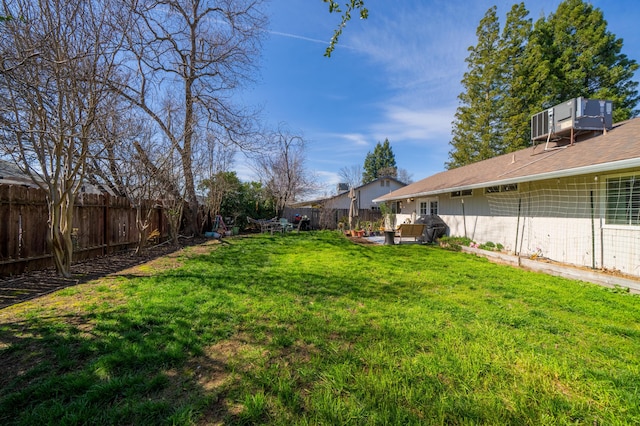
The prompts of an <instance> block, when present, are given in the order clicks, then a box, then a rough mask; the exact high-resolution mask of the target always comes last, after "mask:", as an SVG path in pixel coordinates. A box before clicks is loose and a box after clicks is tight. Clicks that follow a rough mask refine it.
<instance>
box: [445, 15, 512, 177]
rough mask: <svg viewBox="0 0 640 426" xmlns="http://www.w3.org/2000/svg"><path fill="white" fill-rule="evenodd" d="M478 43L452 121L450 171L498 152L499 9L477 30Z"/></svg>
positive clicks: (500, 87) (473, 51) (500, 86)
mask: <svg viewBox="0 0 640 426" xmlns="http://www.w3.org/2000/svg"><path fill="white" fill-rule="evenodd" d="M476 35H477V36H478V44H477V45H476V46H472V47H470V48H469V52H470V53H469V56H468V57H467V59H466V62H467V64H468V65H469V70H468V71H467V72H466V73H465V74H464V78H463V79H462V85H463V86H464V88H465V91H464V92H462V93H461V94H460V95H459V96H458V99H459V100H460V106H459V107H458V109H457V111H456V115H455V120H454V122H453V139H452V141H451V145H452V146H453V150H452V151H450V152H449V158H450V161H449V162H448V163H447V167H448V168H455V167H459V166H463V165H465V164H469V163H473V162H475V161H480V160H484V159H487V158H491V157H492V156H494V155H495V152H496V150H497V149H499V145H500V138H499V128H500V124H501V123H500V121H499V118H500V117H499V115H498V112H499V103H500V92H501V90H502V86H503V85H502V82H501V80H500V77H501V70H500V68H501V66H502V64H501V63H500V61H499V60H498V59H499V57H498V55H499V42H500V27H499V23H498V17H497V15H496V6H493V7H491V8H490V9H489V10H487V12H486V13H485V15H484V17H483V18H482V20H481V21H480V25H479V26H478V28H477V30H476Z"/></svg>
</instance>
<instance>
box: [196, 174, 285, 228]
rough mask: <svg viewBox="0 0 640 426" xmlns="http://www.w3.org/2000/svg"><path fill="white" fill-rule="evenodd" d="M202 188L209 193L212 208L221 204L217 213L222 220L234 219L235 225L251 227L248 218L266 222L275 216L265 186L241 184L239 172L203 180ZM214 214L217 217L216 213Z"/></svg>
mask: <svg viewBox="0 0 640 426" xmlns="http://www.w3.org/2000/svg"><path fill="white" fill-rule="evenodd" d="M199 188H200V189H204V190H207V191H208V198H207V199H208V200H209V201H210V204H211V203H213V204H215V203H216V200H217V203H218V204H217V205H218V207H217V212H219V214H220V215H221V216H222V217H230V218H232V219H233V224H234V225H235V226H239V227H240V228H244V227H245V226H246V225H247V223H248V220H247V217H252V218H255V219H262V218H272V217H273V216H274V215H275V206H274V205H273V203H272V201H271V199H270V198H269V197H268V196H267V195H266V194H265V191H264V188H263V186H262V184H261V183H260V182H241V181H240V179H239V178H238V176H237V174H236V172H219V173H217V174H216V175H215V176H213V177H211V178H210V179H206V180H203V181H202V182H201V183H200V185H199ZM212 210H213V211H214V212H213V213H214V214H215V210H216V209H214V208H212Z"/></svg>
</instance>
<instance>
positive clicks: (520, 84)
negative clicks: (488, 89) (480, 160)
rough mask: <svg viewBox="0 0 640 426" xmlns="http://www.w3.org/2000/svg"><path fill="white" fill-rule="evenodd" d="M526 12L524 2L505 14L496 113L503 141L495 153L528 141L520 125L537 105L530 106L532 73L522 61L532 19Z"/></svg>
mask: <svg viewBox="0 0 640 426" xmlns="http://www.w3.org/2000/svg"><path fill="white" fill-rule="evenodd" d="M527 15H529V11H528V10H527V9H526V8H525V6H524V3H518V4H514V5H513V7H512V8H511V11H509V13H508V14H507V19H506V22H505V26H504V29H503V31H502V37H501V39H500V48H499V55H500V62H501V63H502V71H501V73H502V74H501V77H500V79H501V85H502V86H501V92H502V93H501V96H502V99H501V102H500V111H499V114H500V137H501V139H502V141H501V143H500V147H501V149H500V150H499V151H498V152H496V154H502V153H505V152H512V151H517V150H519V149H521V148H524V147H526V146H527V145H528V144H529V143H530V142H531V141H530V136H529V133H530V132H529V131H526V132H523V130H526V129H523V126H522V123H525V125H527V126H528V123H529V120H530V117H531V115H532V114H533V113H535V112H537V109H535V110H532V109H531V108H532V107H531V105H532V104H534V102H533V100H534V99H535V97H536V93H535V92H534V91H533V88H534V87H535V86H534V84H533V82H532V81H531V80H532V78H531V77H532V74H531V73H530V72H529V70H528V69H527V67H526V66H525V64H524V57H525V54H526V47H527V41H528V40H529V37H530V36H531V31H532V22H531V19H528V18H527ZM536 108H537V107H536ZM527 129H528V127H527Z"/></svg>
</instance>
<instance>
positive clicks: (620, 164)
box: [372, 158, 640, 203]
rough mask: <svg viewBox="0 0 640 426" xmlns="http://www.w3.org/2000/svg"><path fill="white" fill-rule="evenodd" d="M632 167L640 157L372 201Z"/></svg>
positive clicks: (636, 164)
mask: <svg viewBox="0 0 640 426" xmlns="http://www.w3.org/2000/svg"><path fill="white" fill-rule="evenodd" d="M632 167H640V158H630V159H626V160H619V161H614V162H611V163H603V164H595V165H589V166H582V167H575V168H573V169H566V170H558V171H554V172H546V173H540V174H537V175H530V176H519V177H515V178H508V179H499V180H493V181H487V182H479V183H474V184H470V185H461V186H452V187H448V188H440V189H435V190H431V191H421V192H414V193H410V194H403V195H402V196H401V197H386V196H383V197H379V198H376V199H374V200H372V201H373V202H374V203H379V202H384V201H389V200H400V199H405V198H418V197H426V196H432V195H440V194H446V193H449V192H453V191H462V190H465V189H479V188H486V187H488V186H497V185H509V184H513V183H522V182H536V181H541V180H547V179H557V178H563V177H570V176H577V175H585V174H591V173H595V174H598V173H604V172H612V171H619V170H622V169H628V168H632ZM509 173H512V172H507V173H503V174H502V175H501V176H504V175H508V174H509Z"/></svg>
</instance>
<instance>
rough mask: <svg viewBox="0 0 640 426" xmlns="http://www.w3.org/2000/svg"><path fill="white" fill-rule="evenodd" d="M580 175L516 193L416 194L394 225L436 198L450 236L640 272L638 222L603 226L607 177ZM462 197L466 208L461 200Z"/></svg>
mask: <svg viewBox="0 0 640 426" xmlns="http://www.w3.org/2000/svg"><path fill="white" fill-rule="evenodd" d="M607 177H608V175H603V176H598V179H596V175H584V176H578V177H571V178H562V179H549V180H544V181H537V182H525V183H521V184H520V186H519V189H518V191H517V192H507V193H497V194H485V192H484V189H474V190H473V195H471V196H466V197H459V198H458V197H456V198H452V197H451V196H450V194H448V193H447V194H440V195H438V196H433V197H426V198H419V199H416V201H415V202H414V203H412V204H410V205H408V206H407V208H406V209H403V211H402V214H401V215H398V223H402V221H404V220H406V219H410V218H411V217H412V215H411V213H413V212H415V214H419V211H418V209H419V205H420V202H421V201H426V200H430V199H431V200H432V199H437V200H438V206H439V216H440V217H441V218H442V219H443V220H444V221H445V223H447V226H448V228H449V229H448V234H449V235H452V236H467V237H468V238H471V239H472V240H474V241H475V242H477V243H486V242H489V241H491V242H493V243H496V244H497V243H500V244H502V245H503V246H504V248H505V250H506V251H508V252H510V253H515V254H520V255H522V256H525V257H536V258H548V259H551V260H554V261H558V262H562V263H566V264H571V265H576V266H584V267H593V268H597V269H607V270H614V271H619V272H622V273H625V274H629V275H634V276H640V226H609V225H606V224H605V207H606V206H605V204H606V183H605V182H606V178H607ZM462 200H464V210H463V202H462Z"/></svg>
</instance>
